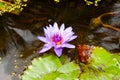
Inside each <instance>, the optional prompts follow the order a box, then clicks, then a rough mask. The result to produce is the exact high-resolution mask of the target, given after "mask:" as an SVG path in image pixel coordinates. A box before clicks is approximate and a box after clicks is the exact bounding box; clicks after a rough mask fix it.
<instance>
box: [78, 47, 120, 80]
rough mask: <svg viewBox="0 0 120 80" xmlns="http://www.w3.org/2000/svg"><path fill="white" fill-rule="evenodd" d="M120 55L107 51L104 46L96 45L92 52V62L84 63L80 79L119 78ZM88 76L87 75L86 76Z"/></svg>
mask: <svg viewBox="0 0 120 80" xmlns="http://www.w3.org/2000/svg"><path fill="white" fill-rule="evenodd" d="M119 60H120V57H118V55H116V57H115V56H114V54H111V53H110V52H108V51H106V50H105V49H104V48H101V47H95V48H94V50H93V52H92V54H91V62H90V63H89V64H86V65H83V64H81V66H82V67H84V68H83V73H81V76H80V80H119V79H120V65H119V64H120V63H119ZM86 76H87V77H86Z"/></svg>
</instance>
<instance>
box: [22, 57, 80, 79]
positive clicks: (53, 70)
mask: <svg viewBox="0 0 120 80" xmlns="http://www.w3.org/2000/svg"><path fill="white" fill-rule="evenodd" d="M79 74H80V70H79V66H78V65H77V64H76V63H74V62H69V63H65V64H62V63H61V61H60V59H59V58H58V57H57V56H54V55H46V56H43V57H39V58H35V59H34V60H33V61H32V64H31V65H30V66H28V68H27V69H26V70H25V72H24V74H23V75H22V80H75V79H77V78H78V76H79Z"/></svg>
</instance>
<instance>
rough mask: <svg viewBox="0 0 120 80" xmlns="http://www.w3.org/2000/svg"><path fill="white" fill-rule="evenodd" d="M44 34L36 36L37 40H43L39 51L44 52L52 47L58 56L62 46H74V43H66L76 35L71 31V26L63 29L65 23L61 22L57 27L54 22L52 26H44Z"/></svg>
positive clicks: (60, 53)
mask: <svg viewBox="0 0 120 80" xmlns="http://www.w3.org/2000/svg"><path fill="white" fill-rule="evenodd" d="M44 35H45V37H42V36H38V39H39V40H41V41H43V42H45V45H44V46H43V48H42V49H41V50H40V51H39V53H44V52H46V51H48V50H49V49H51V48H52V47H53V48H54V51H55V53H56V55H57V56H58V57H60V56H61V55H62V50H63V48H64V47H66V48H75V46H74V45H72V44H69V43H68V42H70V41H72V40H73V39H75V38H76V37H77V36H76V35H74V32H73V31H72V27H68V28H66V29H65V25H64V24H62V25H61V26H60V28H59V27H58V24H57V23H56V22H55V23H54V24H53V26H52V25H49V26H46V28H44Z"/></svg>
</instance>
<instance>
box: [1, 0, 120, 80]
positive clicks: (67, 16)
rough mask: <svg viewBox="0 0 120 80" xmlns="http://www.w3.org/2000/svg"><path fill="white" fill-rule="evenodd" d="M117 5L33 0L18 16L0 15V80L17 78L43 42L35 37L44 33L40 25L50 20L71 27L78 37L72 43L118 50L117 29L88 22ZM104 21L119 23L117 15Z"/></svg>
mask: <svg viewBox="0 0 120 80" xmlns="http://www.w3.org/2000/svg"><path fill="white" fill-rule="evenodd" d="M119 5H120V1H119V0H118V1H116V2H112V3H111V2H109V3H107V1H106V3H105V4H101V6H98V7H94V6H86V5H85V4H84V2H82V3H81V2H80V1H65V2H63V3H59V4H56V3H52V2H50V0H48V1H47V0H36V1H33V2H32V1H31V2H30V3H29V4H28V7H27V8H25V9H24V11H23V12H22V13H21V14H20V15H18V16H17V15H12V14H5V15H3V16H2V17H0V19H1V21H0V26H1V27H0V80H20V79H19V77H20V74H22V73H23V71H24V69H25V68H26V66H27V65H29V64H30V61H31V60H32V59H33V58H34V57H37V56H39V54H38V53H37V51H38V50H39V49H40V48H41V47H42V45H43V44H44V43H42V42H40V41H39V40H38V39H37V38H36V37H37V35H44V34H43V27H45V26H47V25H48V24H53V22H58V23H59V25H60V24H61V23H65V25H66V27H69V26H72V27H73V31H74V32H75V34H76V35H78V38H77V39H75V40H74V41H72V42H71V43H72V44H75V45H78V44H88V45H95V46H102V47H104V48H106V49H107V50H109V51H111V52H120V42H119V41H120V32H118V31H115V30H112V29H108V28H105V27H103V26H99V27H98V28H96V29H94V30H91V28H90V26H89V24H90V20H91V19H92V18H96V17H98V16H99V15H101V14H103V13H106V12H110V11H113V12H115V11H119V9H120V6H119ZM105 22H107V23H108V24H110V25H113V26H117V27H120V15H119V14H116V15H114V16H111V17H108V18H107V19H106V21H105ZM69 51H70V50H68V52H67V53H69ZM63 53H64V52H63Z"/></svg>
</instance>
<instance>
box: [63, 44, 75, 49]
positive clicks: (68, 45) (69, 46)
mask: <svg viewBox="0 0 120 80" xmlns="http://www.w3.org/2000/svg"><path fill="white" fill-rule="evenodd" d="M62 47H66V48H75V45H72V44H69V43H64V44H63V45H62Z"/></svg>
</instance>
